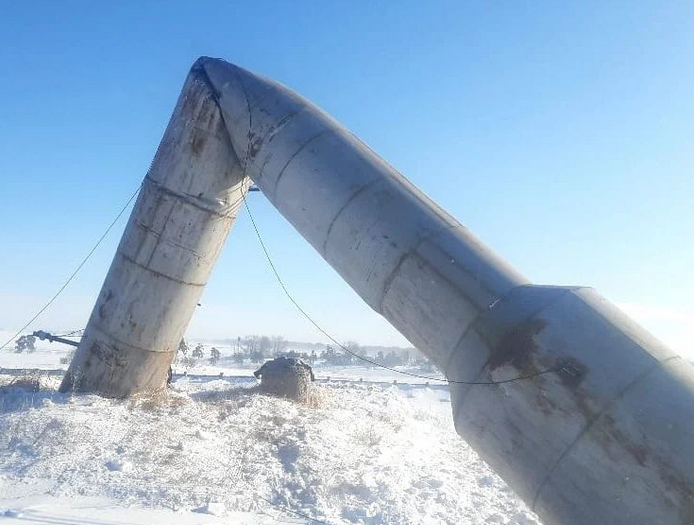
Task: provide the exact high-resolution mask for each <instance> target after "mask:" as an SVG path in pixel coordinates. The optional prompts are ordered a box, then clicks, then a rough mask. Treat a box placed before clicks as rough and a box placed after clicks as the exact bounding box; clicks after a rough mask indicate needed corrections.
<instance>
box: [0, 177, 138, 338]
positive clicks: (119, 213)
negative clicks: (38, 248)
mask: <svg viewBox="0 0 694 525" xmlns="http://www.w3.org/2000/svg"><path fill="white" fill-rule="evenodd" d="M139 191H140V187H138V188H137V189H136V190H135V192H134V193H133V194H132V195H131V196H130V198H129V199H128V201H127V202H126V203H125V205H124V206H123V207H122V208H121V209H120V211H119V212H118V215H116V217H115V218H114V219H113V220H112V221H111V224H109V225H108V227H107V228H106V231H104V233H103V234H102V235H101V237H99V240H98V241H96V244H94V246H93V247H92V249H91V250H89V253H87V255H86V256H85V257H84V259H82V262H80V263H79V265H77V268H76V269H75V271H74V272H72V274H71V275H70V277H68V278H67V280H66V281H65V283H64V284H63V285H62V286H61V287H60V289H59V290H58V291H57V292H56V293H55V295H53V297H51V298H50V300H49V301H48V302H47V303H46V304H45V305H43V307H41V309H40V310H39V311H38V312H37V313H36V315H34V317H32V318H31V319H29V321H27V323H26V324H25V325H24V326H22V327H21V328H20V329H19V330H17V332H16V333H15V334H14V335H13V336H12V337H10V338H9V339H8V340H7V341H5V343H4V344H3V345H2V346H0V350H3V349H4V348H5V347H6V346H7V345H9V344H10V343H12V341H14V340H15V339H17V337H19V336H20V335H21V334H22V332H23V331H24V330H26V329H27V328H29V326H31V324H32V323H33V322H34V321H36V319H38V318H39V316H40V315H41V314H42V313H43V312H45V311H46V310H47V309H48V307H49V306H51V304H53V302H54V301H55V300H56V299H57V298H58V296H59V295H60V294H61V293H63V291H64V290H65V288H67V286H68V285H69V284H70V283H71V282H72V280H73V279H74V278H75V277H76V276H77V274H78V273H79V271H80V270H81V269H82V267H83V266H84V265H85V264H86V263H87V261H88V260H89V258H90V257H91V256H92V255H93V254H94V252H95V251H96V249H97V248H98V247H99V245H100V244H101V243H102V242H103V240H104V239H105V238H106V236H107V235H108V234H109V232H110V231H111V230H112V229H113V227H114V226H115V225H116V223H117V222H118V219H120V218H121V216H122V215H123V213H125V210H127V209H128V206H130V203H131V202H132V201H133V199H134V198H135V196H136V195H137V194H138V193H139ZM79 331H80V330H75V331H74V332H71V333H70V334H68V335H72V334H74V333H77V332H79Z"/></svg>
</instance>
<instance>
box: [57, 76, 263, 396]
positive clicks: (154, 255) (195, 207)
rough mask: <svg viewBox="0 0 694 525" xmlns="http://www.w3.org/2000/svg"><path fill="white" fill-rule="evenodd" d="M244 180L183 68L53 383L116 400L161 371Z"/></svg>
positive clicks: (156, 384) (199, 87)
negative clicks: (97, 285)
mask: <svg viewBox="0 0 694 525" xmlns="http://www.w3.org/2000/svg"><path fill="white" fill-rule="evenodd" d="M249 184H250V181H249V180H248V178H244V175H243V170H242V168H241V166H240V164H239V162H238V160H237V158H236V156H235V155H234V152H233V149H232V148H231V146H230V144H229V139H228V136H227V132H226V128H225V126H224V123H223V121H222V116H221V113H220V111H219V107H218V106H217V103H216V101H215V98H214V96H213V94H212V91H211V90H210V86H209V84H208V83H207V79H206V76H205V75H204V74H201V72H200V70H199V69H195V68H194V69H193V70H192V71H191V73H190V75H189V76H188V79H187V81H186V83H185V86H184V87H183V91H182V92H181V96H180V97H179V100H178V104H177V105H176V109H175V110H174V113H173V116H172V117H171V121H170V123H169V125H168V127H167V129H166V132H165V134H164V137H163V138H162V141H161V144H160V145H159V149H158V150H157V154H156V156H155V158H154V162H153V163H152V166H151V168H150V170H149V172H148V173H147V176H146V177H145V180H144V182H143V183H142V188H141V190H140V194H139V196H138V199H137V202H136V204H135V208H134V210H133V212H132V214H131V216H130V220H129V222H128V225H127V226H126V229H125V232H124V233H123V238H122V239H121V242H120V245H119V246H118V250H117V252H116V255H115V257H114V259H113V263H112V264H111V268H110V270H109V272H108V275H107V276H106V280H105V282H104V284H103V287H102V289H101V293H100V294H99V297H98V299H97V302H96V305H95V306H94V310H93V311H92V314H91V317H90V319H89V323H88V325H87V328H86V330H85V332H84V336H83V338H82V341H81V342H80V345H79V347H78V349H77V352H76V354H75V357H74V359H73V361H72V363H70V368H69V370H68V373H67V374H66V376H65V379H64V380H63V383H62V385H61V390H62V391H73V390H74V391H86V392H97V393H99V394H102V395H105V396H108V397H125V396H129V395H132V394H135V393H139V392H145V391H152V390H156V389H159V388H161V387H163V386H164V385H165V382H166V377H167V371H168V368H169V365H170V364H171V361H172V359H173V357H174V355H175V353H176V351H177V350H178V345H179V343H180V341H181V338H182V337H183V335H184V333H185V330H186V327H187V326H188V323H189V322H190V319H191V317H192V315H193V311H194V310H195V307H196V305H197V303H198V301H199V299H200V295H201V294H202V291H203V288H204V286H205V284H206V283H207V279H208V277H209V275H210V272H211V271H212V267H213V266H214V263H215V262H216V260H217V256H218V255H219V253H220V250H221V248H222V245H223V244H224V241H225V239H226V237H227V234H228V233H229V230H230V228H231V225H232V223H233V221H234V218H235V217H236V214H237V212H238V210H239V208H240V205H241V204H242V202H243V201H242V199H241V191H242V190H244V191H245V189H247V188H248V185H249Z"/></svg>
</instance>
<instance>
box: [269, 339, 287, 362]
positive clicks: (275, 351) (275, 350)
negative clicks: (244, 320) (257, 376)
mask: <svg viewBox="0 0 694 525" xmlns="http://www.w3.org/2000/svg"><path fill="white" fill-rule="evenodd" d="M270 343H271V345H272V348H271V355H273V356H275V357H276V356H278V355H279V354H281V353H282V352H283V351H284V350H285V349H286V348H287V340H286V339H285V338H284V337H282V336H281V335H275V336H272V337H271V338H270Z"/></svg>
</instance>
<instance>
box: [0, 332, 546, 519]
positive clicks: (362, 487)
mask: <svg viewBox="0 0 694 525" xmlns="http://www.w3.org/2000/svg"><path fill="white" fill-rule="evenodd" d="M52 347H55V350H53V349H52ZM59 347H60V345H51V347H48V348H44V347H43V346H42V347H40V349H39V351H37V352H35V353H33V354H28V355H24V354H12V353H10V352H7V351H6V350H5V351H3V352H2V353H1V354H0V366H2V367H4V368H10V367H17V365H19V364H20V362H21V364H22V365H23V366H25V367H29V366H28V361H31V367H38V368H43V369H52V368H56V367H58V366H60V365H59V364H56V363H59V358H60V356H61V355H63V354H64V353H65V350H62V349H61V350H59ZM20 356H21V357H23V358H24V360H22V359H20ZM27 358H28V360H27ZM18 361H19V362H18ZM39 365H41V366H39ZM62 366H64V365H62ZM244 370H245V375H250V369H241V370H236V372H243V371H244ZM350 370H351V369H350V368H345V369H340V370H329V371H328V372H330V374H331V376H332V377H337V376H338V375H339V374H340V373H342V374H344V375H345V378H348V377H347V375H348V372H349V371H350ZM212 371H213V370H209V372H212ZM365 371H366V370H361V371H360V370H357V371H356V375H355V376H353V378H354V379H357V378H358V377H359V376H363V375H364V372H365ZM228 372H230V371H228ZM194 373H197V371H195V370H192V371H191V375H189V376H188V377H184V376H177V377H176V378H175V381H174V383H173V384H172V388H171V389H169V392H168V394H166V395H163V396H161V397H159V398H157V399H139V400H130V401H113V400H106V399H102V398H100V397H97V396H90V395H87V396H85V395H79V396H71V395H62V394H58V393H57V392H56V388H57V384H58V381H59V377H58V376H51V375H48V374H43V375H39V376H38V381H39V383H40V389H39V390H38V391H36V390H35V389H34V388H32V387H33V386H36V381H37V376H36V375H34V377H29V378H26V377H17V376H15V375H10V374H7V373H5V374H3V373H0V524H4V523H8V524H10V523H12V524H26V523H50V524H71V525H81V524H95V525H106V524H116V523H127V524H140V523H142V524H144V523H167V524H179V523H180V524H214V523H229V524H231V523H234V524H250V523H260V524H275V523H314V522H312V521H311V520H310V519H308V518H305V517H301V516H299V515H297V514H293V513H292V512H290V511H294V512H298V513H301V514H303V515H305V516H309V517H311V518H314V519H317V520H321V521H323V522H325V523H330V524H335V525H337V524H347V523H350V524H374V525H375V524H437V523H459V524H471V525H472V524H507V525H536V524H538V523H539V522H538V521H537V519H536V518H535V516H534V515H533V514H532V513H530V512H529V511H528V509H527V508H526V507H525V506H524V505H523V504H522V503H520V502H519V501H518V500H517V498H516V497H515V496H514V494H513V493H512V492H511V491H510V490H509V489H508V488H507V487H506V485H505V484H504V483H503V482H502V481H501V480H500V479H499V478H498V477H497V476H496V475H495V474H494V473H493V472H492V471H491V470H490V469H489V468H488V467H487V466H486V465H485V464H484V462H482V461H481V460H480V459H479V457H478V456H477V455H476V454H475V453H474V452H473V451H472V450H471V449H470V448H469V447H468V446H467V445H466V444H465V442H464V441H462V440H461V439H460V438H459V437H458V436H457V434H456V433H455V431H454V429H453V424H452V420H451V415H450V400H449V396H448V389H447V387H446V386H443V385H438V384H436V385H435V384H433V383H432V384H431V385H430V386H429V387H427V386H425V385H423V384H419V385H417V384H404V382H405V381H406V378H404V377H403V376H400V377H398V384H397V385H393V384H392V382H391V384H368V383H366V381H367V379H366V378H364V381H365V382H364V383H359V382H358V381H351V382H347V381H345V382H336V381H330V382H320V383H319V384H318V385H317V387H316V388H317V393H316V395H315V396H314V398H313V399H312V400H311V401H310V402H309V403H308V404H297V403H294V402H291V401H287V400H283V399H278V398H273V397H269V396H265V395H262V394H260V393H259V392H258V391H257V389H256V387H255V384H256V383H255V381H254V380H253V379H252V378H251V377H248V378H247V379H240V378H230V377H228V376H229V375H232V374H231V373H225V377H224V378H210V377H207V378H202V377H197V376H196V375H193V374H194ZM234 375H235V374H234ZM238 375H243V374H238ZM27 379H29V381H28V383H29V384H28V385H26V384H24V383H25V382H26V381H27ZM383 379H386V378H383Z"/></svg>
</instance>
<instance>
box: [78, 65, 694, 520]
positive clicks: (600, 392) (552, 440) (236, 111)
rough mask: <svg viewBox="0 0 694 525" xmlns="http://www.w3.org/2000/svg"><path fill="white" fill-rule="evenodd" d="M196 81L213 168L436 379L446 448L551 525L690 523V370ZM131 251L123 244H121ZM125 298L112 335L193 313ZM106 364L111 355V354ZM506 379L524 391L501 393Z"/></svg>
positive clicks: (588, 305)
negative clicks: (212, 141) (448, 421)
mask: <svg viewBox="0 0 694 525" xmlns="http://www.w3.org/2000/svg"><path fill="white" fill-rule="evenodd" d="M193 72H194V74H195V75H199V76H200V77H205V80H206V82H207V83H209V85H210V86H212V90H213V92H214V96H215V97H216V102H217V104H218V105H219V108H221V112H222V115H223V120H224V123H225V125H226V129H227V131H228V139H229V141H230V144H231V146H232V149H233V153H234V154H232V153H230V152H228V153H226V154H225V155H227V159H226V161H225V162H230V163H232V164H234V163H235V162H236V160H235V159H238V161H239V163H240V164H241V165H243V167H244V173H246V174H247V175H248V176H250V177H251V178H252V179H253V180H254V182H255V183H256V184H257V185H258V186H259V187H260V188H261V190H262V191H263V193H264V194H265V195H266V196H267V198H268V199H269V200H270V201H271V202H272V203H273V204H274V205H275V206H276V207H277V209H278V210H279V211H280V212H281V213H282V214H283V215H284V216H285V218H287V219H288V220H289V221H290V222H291V223H292V224H293V225H294V227H295V228H296V229H297V230H298V231H299V232H300V233H301V234H302V236H303V237H304V238H306V239H307V240H308V241H309V242H310V243H311V244H312V245H313V246H314V247H315V248H316V250H318V252H319V253H320V254H321V255H322V256H323V257H324V258H325V260H326V261H327V262H328V263H329V264H331V265H332V266H333V267H334V268H335V269H336V270H337V271H338V272H339V273H340V275H341V276H342V277H343V278H344V279H345V280H346V281H347V282H348V283H349V285H350V286H351V287H352V288H354V290H355V291H356V292H357V293H358V294H359V295H360V296H361V297H362V298H363V299H364V300H365V301H366V302H367V303H368V304H369V305H370V306H371V307H372V308H373V309H374V310H376V311H377V312H379V313H380V314H382V315H383V316H384V317H385V318H386V319H387V320H388V321H389V322H390V323H391V324H393V326H395V327H396V328H397V329H398V330H399V331H400V332H401V333H403V335H405V337H407V338H408V339H409V340H410V341H411V342H412V344H414V345H415V346H416V347H417V348H419V349H420V350H421V351H422V352H424V353H425V354H427V355H428V356H429V357H430V358H431V359H432V360H433V361H434V362H435V363H436V364H437V365H438V366H439V367H440V368H441V369H442V370H443V371H444V373H445V374H446V376H447V378H448V379H449V380H450V381H451V392H452V405H453V417H454V420H455V425H456V429H457V430H458V432H459V433H460V434H461V435H462V436H463V437H464V438H465V439H466V440H467V441H468V442H469V443H470V444H471V445H472V446H473V447H474V448H475V449H476V450H477V451H478V452H479V453H480V455H481V456H482V457H483V458H484V459H485V460H486V461H488V462H489V463H490V464H491V465H492V466H493V468H494V469H495V470H496V471H497V472H499V473H500V474H501V476H502V477H503V478H504V479H505V480H506V481H507V482H508V483H509V485H510V486H511V487H512V488H513V489H514V490H515V491H516V492H517V493H518V494H519V495H520V496H521V497H522V498H523V499H524V500H525V501H526V502H527V503H528V504H529V505H531V506H532V508H533V509H534V510H535V511H536V512H537V513H538V514H539V515H540V517H541V518H542V520H543V521H544V522H545V523H546V524H547V525H559V524H561V525H579V524H580V525H589V524H590V525H593V524H596V523H598V524H615V525H627V524H629V525H633V524H643V525H646V524H648V525H651V524H653V523H659V524H682V525H683V524H690V523H694V439H693V437H694V370H693V369H692V367H691V366H690V365H689V364H687V363H685V362H684V361H683V360H682V359H680V358H678V357H677V356H676V355H674V354H673V353H672V352H670V351H669V350H668V349H666V348H665V347H664V346H663V345H662V344H661V343H659V342H658V341H657V340H655V339H654V338H653V337H651V336H650V335H649V334H648V333H646V332H645V331H644V330H643V329H641V328H640V327H638V326H637V325H636V324H635V323H633V322H632V321H630V320H629V319H628V318H627V317H626V316H625V315H624V314H622V313H621V312H620V311H619V310H617V309H616V308H615V307H614V306H612V305H610V304H609V303H608V302H607V301H606V300H605V299H603V298H602V297H600V296H599V295H598V294H597V293H595V292H594V291H593V290H591V289H588V288H578V287H576V288H571V287H551V286H535V285H532V284H530V283H529V282H528V280H527V279H525V278H524V277H523V276H522V275H520V274H519V273H518V272H516V271H515V270H514V269H513V268H511V267H510V266H509V265H508V264H507V263H505V262H504V261H503V260H502V259H500V258H499V257H498V256H496V255H495V254H494V253H492V252H491V251H490V250H489V249H488V248H487V247H485V246H484V245H483V244H482V243H481V242H480V241H479V240H478V239H476V238H475V237H474V236H473V235H472V234H471V233H470V232H469V231H468V230H467V229H465V228H464V227H463V226H462V225H460V224H459V223H458V222H457V221H456V220H455V219H454V218H453V217H451V216H450V215H448V214H447V213H445V212H444V211H443V210H441V209H440V208H439V207H438V206H437V205H436V204H435V203H434V202H432V201H431V200H430V199H428V198H427V197H426V196H425V195H424V194H423V193H422V192H420V191H419V190H418V189H417V188H415V187H414V186H413V185H412V184H411V183H409V182H408V181H407V180H406V179H405V178H404V177H402V176H401V175H400V174H399V173H397V172H396V171H395V170H394V169H393V168H392V167H391V166H389V165H388V164H387V163H385V162H384V161H383V160H382V159H380V158H379V157H378V156H377V155H376V154H375V153H373V152H372V151H371V150H370V149H369V148H368V147H367V146H366V145H365V144H363V143H362V142H360V141H359V140H358V139H357V138H356V137H354V136H353V135H352V134H350V133H349V132H348V131H347V130H346V129H344V128H343V127H342V126H340V125H339V124H338V123H337V122H335V121H334V120H332V119H331V118H330V117H328V116H327V115H326V114H325V113H323V112H322V111H321V110H320V109H318V108H317V107H315V106H314V105H312V104H311V103H309V102H308V101H306V100H305V99H303V98H301V97H300V96H298V95H297V94H295V93H293V92H291V91H290V90H288V89H287V88H285V87H283V86H281V85H279V84H277V83H275V82H272V81H270V80H268V79H265V78H263V77H260V76H258V75H255V74H253V73H250V72H248V71H246V70H243V69H241V68H238V67H236V66H233V65H231V64H228V63H226V62H223V61H221V60H214V59H201V60H200V61H198V62H197V63H196V65H195V66H194V68H193ZM184 91H185V90H184ZM176 118H177V117H176V115H175V116H174V119H173V120H172V124H173V123H174V122H175V121H176ZM170 128H171V125H170ZM167 133H168V132H167ZM220 151H221V149H220V150H218V151H217V152H216V153H215V152H212V151H210V152H209V155H210V158H209V159H208V157H207V156H205V157H204V158H205V160H204V161H202V162H209V163H210V165H209V166H207V167H205V168H204V169H203V167H200V169H198V168H193V169H195V171H196V173H199V174H200V176H201V177H204V176H205V175H204V172H206V171H207V170H209V168H210V167H212V165H213V164H214V163H217V162H218V163H219V164H218V165H219V166H221V165H222V164H223V162H222V160H221V158H220V159H213V158H212V156H213V155H214V154H216V155H219V156H220V157H221V156H223V155H222V154H221V153H220ZM184 155H185V152H184V153H182V156H184ZM188 155H189V156H190V159H191V165H192V164H195V163H197V162H201V159H202V156H200V157H194V156H193V155H192V152H188ZM205 155H207V153H206V154H205ZM237 180H238V182H237V183H236V184H237V186H235V187H240V186H239V185H240V184H242V182H241V181H242V177H241V176H240V175H239V176H238V177H237ZM135 233H136V230H134V231H132V232H131V227H130V226H129V227H128V230H127V231H126V234H125V236H124V240H123V243H125V244H127V243H128V242H129V241H128V240H127V238H128V237H129V236H130V235H135ZM123 243H122V244H123ZM215 246H216V245H215ZM214 253H216V252H214ZM114 265H116V262H114ZM180 268H183V266H181V267H180ZM111 272H112V273H113V272H114V270H113V268H112V270H111ZM108 282H109V279H107V283H108ZM198 282H199V283H202V282H203V281H198ZM120 283H121V281H117V282H116V281H114V285H120ZM123 286H125V287H126V288H125V289H127V290H129V291H128V292H127V293H123V299H122V300H121V301H120V302H119V305H118V308H116V309H112V310H108V311H107V314H108V315H107V316H106V317H107V318H108V317H109V316H113V317H114V318H115V319H122V318H123V317H128V318H131V319H132V320H133V321H135V322H137V323H141V324H143V325H146V326H147V327H148V328H147V330H156V331H159V332H161V334H160V335H159V337H160V338H166V339H167V341H174V340H175V339H176V338H177V337H179V336H180V334H181V333H182V331H181V330H179V327H180V326H181V325H185V323H187V320H188V319H189V318H190V315H191V313H192V308H190V306H189V303H185V304H184V305H183V307H182V308H181V309H182V310H183V312H179V311H178V310H177V309H176V308H175V307H174V306H175V303H174V302H173V300H172V301H170V302H169V305H170V308H168V309H167V310H166V311H161V310H159V311H157V315H152V313H150V312H149V311H143V310H142V309H137V310H135V309H134V307H133V303H132V301H131V300H130V297H131V296H132V297H136V296H137V293H140V294H144V293H145V292H144V290H142V291H140V292H137V291H136V290H138V288H136V289H132V288H127V286H128V282H124V283H123ZM105 288H106V287H105ZM108 289H112V287H111V286H109V287H108ZM103 294H104V292H102V296H100V298H99V303H98V304H100V303H103V302H104V301H105V297H104V295H103ZM106 295H108V292H106ZM172 298H173V295H172ZM133 312H134V313H135V315H133ZM173 317H175V318H176V320H177V323H176V327H177V328H176V329H173V328H172V327H171V324H170V318H173ZM92 322H99V323H101V324H103V323H104V322H106V321H104V320H102V319H101V318H99V317H97V318H96V319H95V318H94V316H93V317H92V321H91V322H90V324H91V323H92ZM114 324H116V325H117V323H111V322H109V323H108V326H109V327H111V330H112V331H116V332H117V331H118V330H119V328H118V326H114ZM150 327H151V328H150ZM101 333H103V330H102V331H101ZM101 348H106V350H107V351H108V352H111V353H108V352H107V354H106V355H108V356H111V357H109V359H112V358H113V356H114V355H117V352H116V350H117V349H118V347H117V345H116V344H113V345H111V346H106V347H101ZM139 348H143V349H147V348H148V347H147V343H146V342H144V341H143V342H142V343H141V346H140V347H139ZM80 352H82V353H86V349H84V348H82V347H80ZM79 355H80V354H79V353H78V356H79ZM109 359H102V361H104V362H108V360H109ZM163 363H164V361H161V362H157V363H153V364H152V366H153V367H154V366H159V365H162V364H163ZM71 369H72V367H71ZM86 373H87V375H89V374H90V372H88V371H87V372H86ZM152 373H153V374H154V372H152ZM157 373H158V372H157ZM162 373H163V371H162ZM130 375H134V376H137V375H138V371H137V370H136V369H133V368H132V367H128V368H123V369H117V370H115V372H112V376H111V377H109V379H108V381H109V385H111V386H110V387H109V388H110V389H113V390H115V391H118V392H120V393H123V394H125V393H133V392H135V391H138V390H141V389H142V388H143V387H144V386H145V385H147V383H146V382H144V383H143V382H139V383H136V382H133V381H130V379H129V376H130ZM152 377H154V376H152ZM517 377H526V378H525V379H521V380H517V381H512V382H506V383H498V382H499V381H504V380H507V379H513V378H517ZM157 380H159V378H158V376H157ZM102 381H104V379H103V378H96V379H91V378H90V380H89V382H88V384H89V385H90V388H94V389H99V385H101V383H102ZM119 381H122V382H125V383H126V385H127V388H120V387H116V386H114V385H116V384H117V383H118V382H119ZM470 382H472V383H485V382H486V383H495V384H476V385H470V384H466V383H470ZM154 383H156V381H155V382H154ZM152 384H153V383H152V382H150V383H149V385H150V386H151V385H152ZM107 390H108V389H107Z"/></svg>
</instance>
